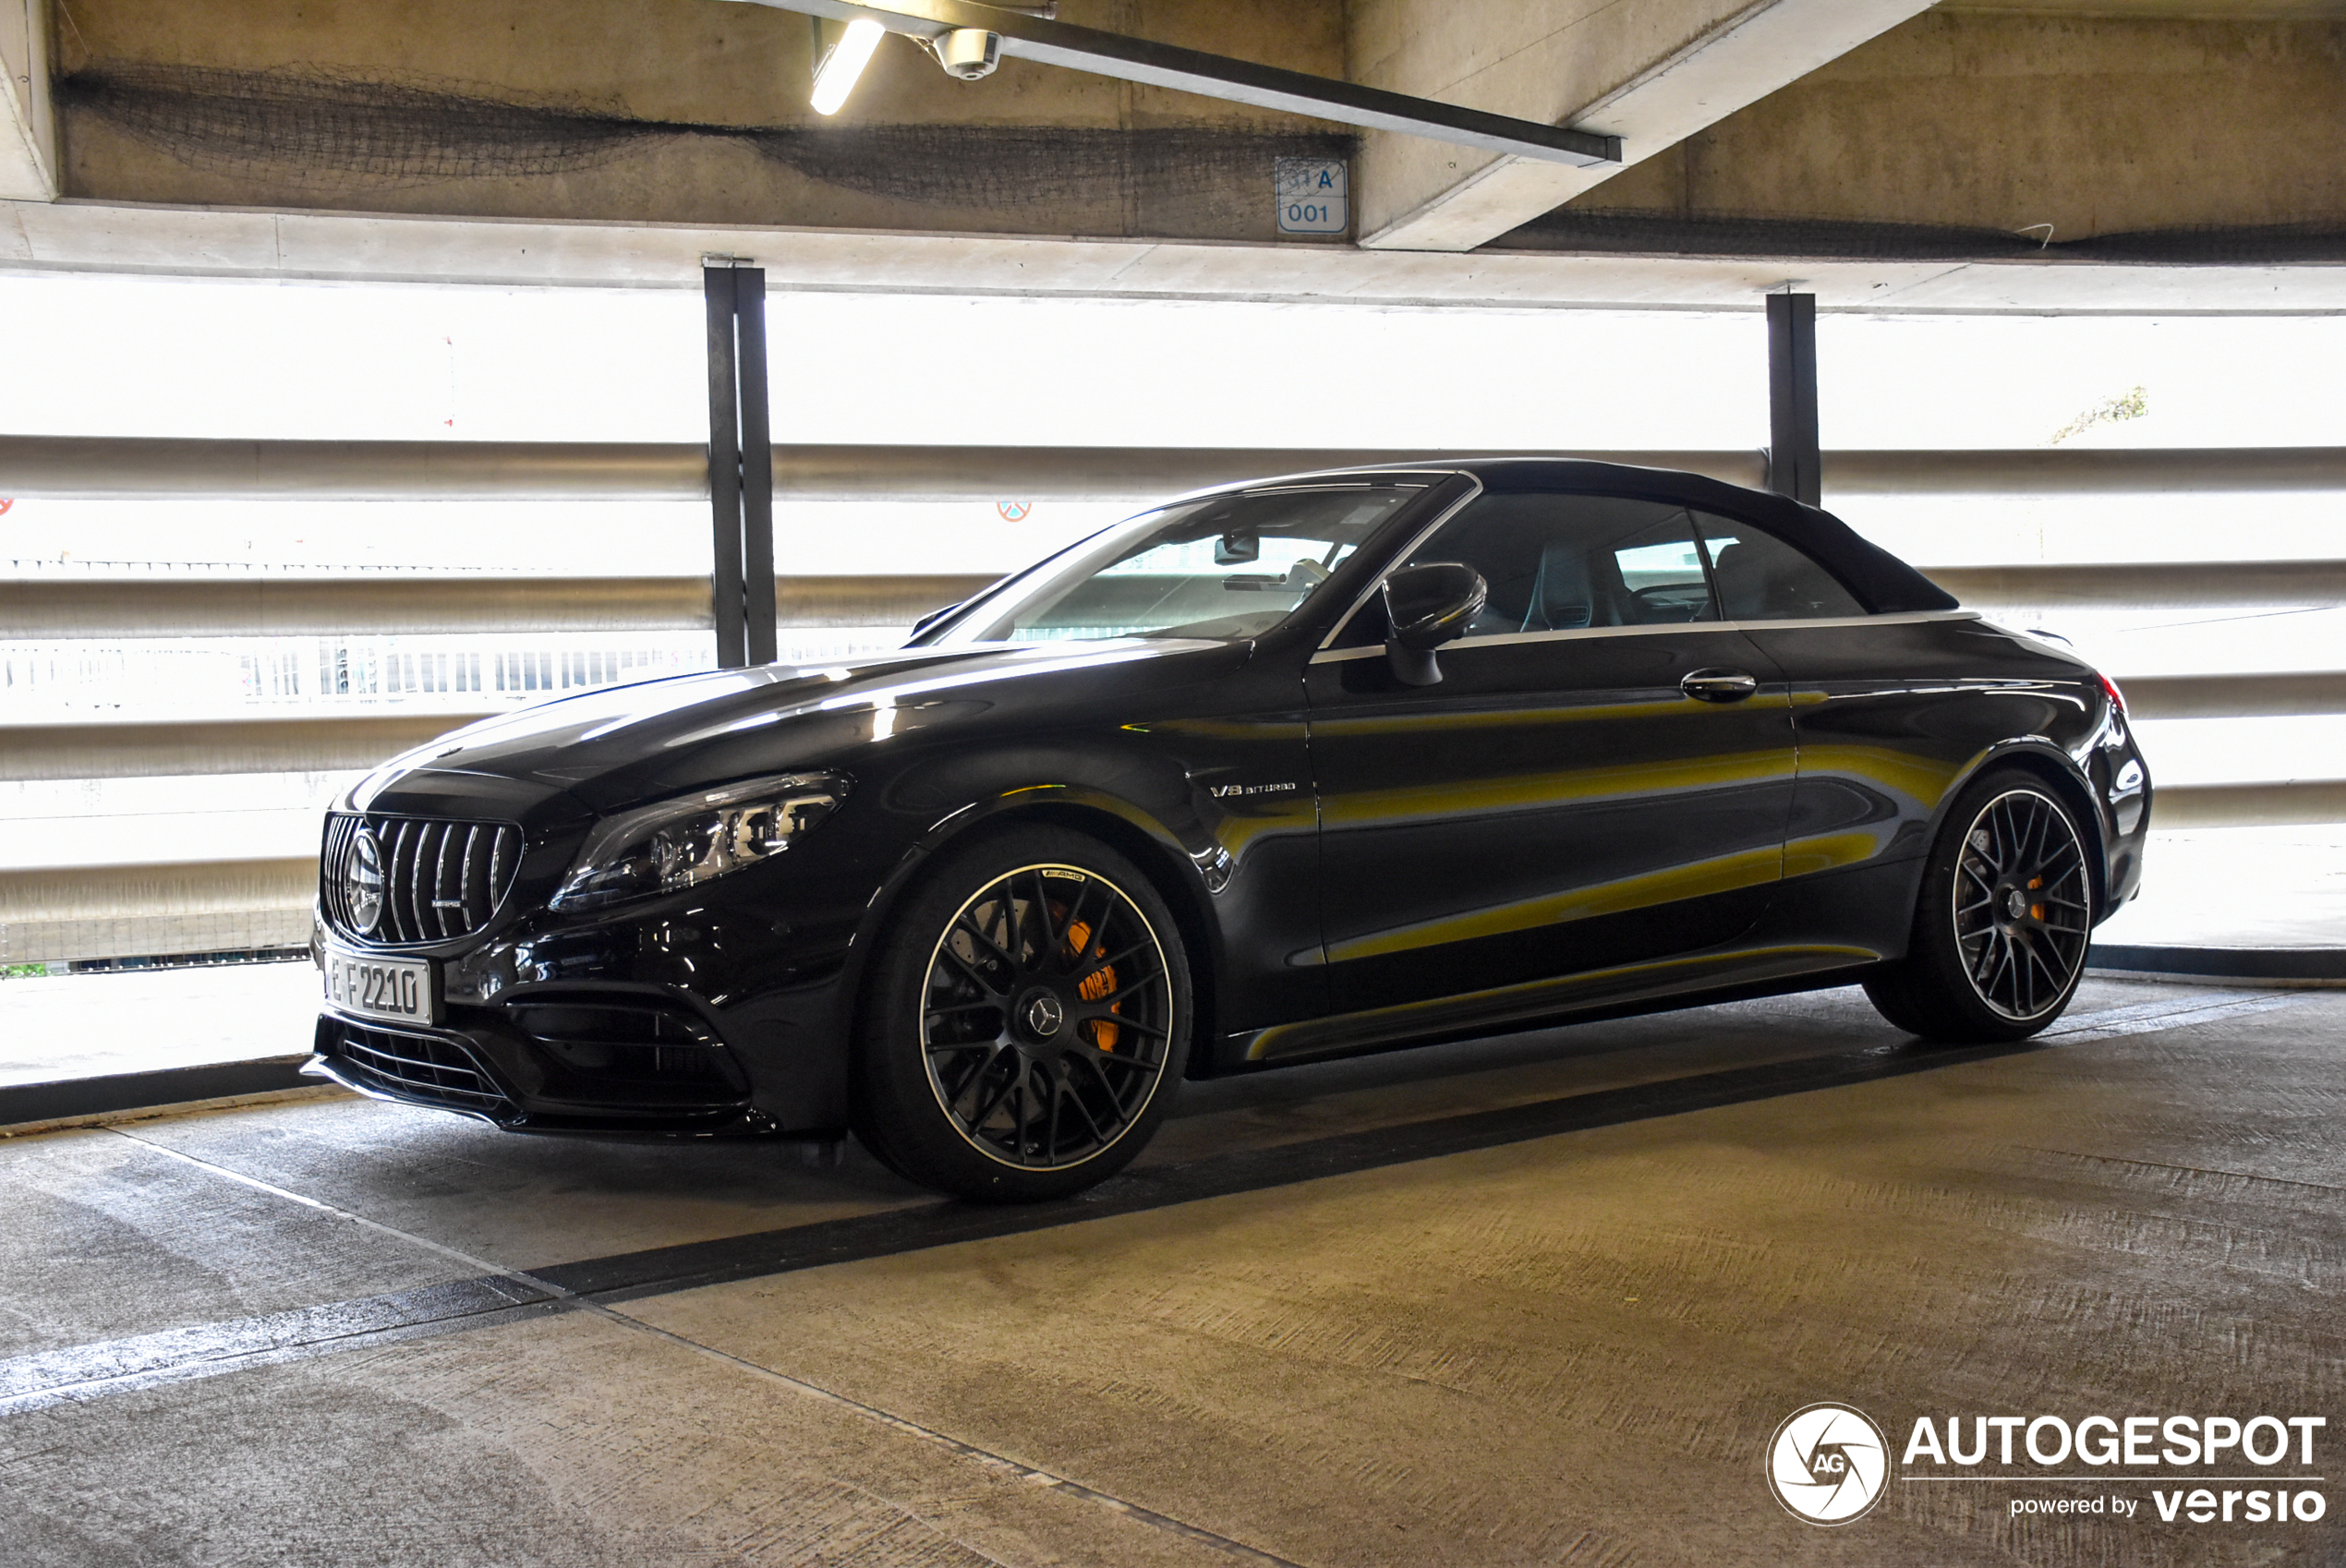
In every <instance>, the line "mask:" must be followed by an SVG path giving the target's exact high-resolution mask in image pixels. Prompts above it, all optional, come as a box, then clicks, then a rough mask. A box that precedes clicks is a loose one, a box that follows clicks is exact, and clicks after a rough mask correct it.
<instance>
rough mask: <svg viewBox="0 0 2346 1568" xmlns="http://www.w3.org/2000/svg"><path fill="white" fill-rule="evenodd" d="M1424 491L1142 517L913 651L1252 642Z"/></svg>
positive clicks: (1257, 493) (1294, 499) (1200, 505)
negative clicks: (1154, 640)
mask: <svg viewBox="0 0 2346 1568" xmlns="http://www.w3.org/2000/svg"><path fill="white" fill-rule="evenodd" d="M1422 488H1424V487H1423V486H1422V485H1395V484H1381V485H1372V484H1368V483H1365V482H1361V483H1332V484H1324V485H1297V486H1289V487H1282V488H1276V489H1260V490H1247V491H1243V492H1240V493H1239V494H1236V495H1221V496H1213V497H1209V498H1208V499H1206V500H1204V501H1189V502H1185V503H1183V504H1181V505H1179V506H1171V507H1167V508H1166V509H1165V510H1164V511H1162V512H1152V513H1145V514H1143V515H1142V516H1139V517H1135V518H1133V519H1131V521H1130V522H1125V523H1119V524H1118V525H1116V526H1115V527H1113V528H1109V529H1107V530H1106V531H1105V532H1103V533H1100V534H1095V535H1094V536H1093V537H1091V538H1088V539H1086V540H1084V541H1083V542H1082V544H1080V545H1077V546H1075V547H1074V548H1073V549H1070V550H1068V551H1066V552H1065V553H1063V554H1061V555H1058V556H1055V557H1053V558H1052V559H1051V560H1049V561H1045V562H1043V563H1042V564H1041V565H1040V566H1037V567H1035V568H1034V570H1032V571H1030V572H1027V573H1023V574H1022V575H1021V576H1019V577H1017V578H1015V579H1013V580H1012V581H1010V582H1009V583H1007V584H1005V585H1003V586H1002V587H1000V588H999V589H998V590H996V591H995V592H994V593H992V594H989V595H987V596H986V597H985V598H983V599H981V600H979V601H978V602H977V603H976V604H974V605H973V606H972V607H971V608H970V609H967V610H964V611H963V612H962V613H961V615H959V616H957V617H956V618H954V620H953V621H951V623H949V625H947V626H945V627H943V628H941V629H939V630H937V631H936V632H932V633H928V634H927V635H926V636H925V637H923V638H922V639H921V641H922V642H923V643H925V644H927V645H931V646H954V645H961V644H966V643H1027V642H1048V641H1060V640H1068V639H1073V638H1084V637H1223V638H1233V639H1235V638H1241V637H1255V636H1260V635H1261V634H1262V633H1264V632H1267V631H1269V630H1270V629H1271V628H1272V627H1274V626H1276V625H1277V624H1278V623H1279V622H1280V621H1284V620H1286V619H1287V618H1288V616H1289V615H1292V614H1293V613H1294V612H1295V609H1296V607H1297V606H1299V605H1300V604H1301V603H1302V602H1303V601H1304V600H1305V599H1306V598H1307V597H1310V596H1311V593H1312V589H1314V588H1316V587H1318V586H1319V585H1321V584H1322V583H1324V582H1326V581H1327V579H1328V575H1329V573H1332V572H1334V571H1335V570H1336V566H1337V565H1338V564H1339V563H1341V562H1342V561H1343V560H1344V558H1345V557H1346V556H1348V555H1350V554H1351V553H1352V552H1353V551H1354V550H1355V549H1359V548H1360V544H1361V542H1362V541H1363V540H1365V539H1366V538H1367V537H1369V535H1370V534H1371V533H1372V532H1373V531H1374V530H1375V529H1376V527H1377V525H1379V524H1381V523H1383V522H1384V521H1385V519H1386V518H1388V517H1390V516H1392V515H1393V513H1395V512H1397V511H1398V510H1399V509H1400V508H1401V506H1402V505H1403V503H1405V502H1407V501H1409V500H1410V499H1411V498H1412V497H1414V496H1416V495H1417V493H1418V492H1419V491H1420V490H1421V489H1422Z"/></svg>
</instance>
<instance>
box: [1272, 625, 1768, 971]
mask: <svg viewBox="0 0 2346 1568" xmlns="http://www.w3.org/2000/svg"><path fill="white" fill-rule="evenodd" d="M1363 655H1365V656H1366V657H1361V656H1363ZM1440 660H1441V666H1442V670H1443V676H1444V678H1443V680H1442V681H1440V682H1439V683H1438V684H1436V685H1433V686H1430V687H1409V686H1404V685H1403V684H1401V683H1400V682H1399V681H1397V680H1396V679H1395V678H1394V676H1393V674H1392V673H1391V671H1390V670H1389V669H1387V667H1386V665H1385V660H1384V658H1383V657H1382V652H1381V650H1375V651H1372V650H1369V649H1361V650H1359V651H1358V653H1354V654H1350V655H1349V656H1345V655H1335V656H1331V655H1323V656H1321V657H1320V659H1319V660H1318V661H1316V662H1314V663H1313V664H1312V666H1311V668H1310V669H1309V671H1308V674H1307V679H1306V689H1307V692H1308V694H1309V695H1310V699H1311V710H1312V718H1311V726H1312V767H1313V772H1314V775H1315V778H1316V779H1317V782H1318V786H1319V790H1320V797H1321V857H1322V862H1321V863H1322V887H1323V899H1322V909H1323V916H1322V919H1323V923H1324V932H1325V940H1326V945H1327V956H1328V965H1329V969H1328V978H1329V983H1330V988H1331V995H1332V1000H1333V1005H1334V1006H1335V1007H1336V1009H1337V1010H1338V1011H1354V1010H1358V1009H1360V1008H1364V1007H1385V1006H1390V1005H1393V1004H1396V1003H1402V1002H1410V1001H1417V1000H1421V999H1426V998H1431V997H1436V996H1444V995H1457V994H1459V993H1464V992H1469V991H1479V990H1486V989H1489V988H1492V987H1494V986H1501V985H1509V984H1515V983H1521V982H1524V981H1530V980H1538V979H1545V978H1548V977H1551V976H1555V975H1561V974H1570V973H1576V972H1581V971H1589V970H1593V969H1600V968H1603V967H1606V966H1608V965H1612V964H1617V963H1625V962H1633V961H1637V960H1639V959H1648V958H1656V957H1663V956H1666V955H1669V954H1674V953H1683V952H1688V951H1692V950H1694V949H1697V948H1700V947H1710V946H1712V945H1714V944H1717V943H1721V942H1726V941H1730V940H1732V939H1733V938H1735V936H1737V935H1741V934H1742V933H1743V932H1744V931H1745V930H1747V929H1748V928H1749V927H1750V926H1752V925H1753V924H1754V923H1756V922H1757V920H1758V919H1759V917H1760V914H1761V912H1763V911H1764V910H1765V908H1766V905H1767V900H1768V895H1769V891H1770V889H1771V888H1772V887H1773V886H1774V885H1775V883H1776V882H1777V880H1778V879H1779V878H1780V877H1781V876H1782V874H1783V842H1784V831H1785V826H1786V822H1787V819H1788V816H1789V814H1790V809H1791V799H1792V783H1793V772H1794V767H1793V741H1792V720H1791V714H1790V708H1789V702H1788V698H1787V695H1786V692H1785V688H1784V682H1783V681H1782V679H1781V677H1780V676H1779V675H1778V674H1777V672H1776V670H1775V669H1774V667H1773V666H1772V664H1771V663H1770V662H1769V661H1768V659H1767V658H1766V657H1765V656H1764V655H1763V654H1761V653H1760V650H1759V649H1758V648H1757V647H1756V646H1755V645H1753V644H1752V643H1751V642H1750V641H1749V639H1747V638H1746V637H1744V636H1742V635H1741V634H1740V633H1736V632H1735V631H1733V630H1730V629H1728V628H1726V627H1723V626H1717V625H1703V624H1699V623H1696V624H1687V625H1674V626H1657V627H1651V628H1639V629H1636V630H1627V629H1621V630H1597V629H1590V630H1586V631H1566V632H1550V633H1533V634H1518V635H1512V636H1506V635H1502V636H1493V637H1478V638H1472V639H1469V640H1468V641H1466V642H1462V643H1457V644H1453V645H1450V646H1448V647H1445V648H1444V649H1443V650H1442V652H1441V654H1440ZM1708 669H1736V670H1743V671H1747V672H1749V673H1751V674H1752V675H1754V676H1756V677H1758V679H1759V682H1760V685H1759V690H1758V692H1757V694H1754V695H1752V696H1750V697H1747V698H1745V699H1743V700H1742V701H1736V702H1710V701H1700V700H1697V699H1696V698H1694V697H1691V696H1689V695H1687V694H1686V692H1685V691H1683V690H1682V689H1681V686H1680V682H1681V681H1684V680H1685V679H1686V677H1687V676H1689V675H1691V674H1694V673H1696V672H1698V671H1702V670H1708Z"/></svg>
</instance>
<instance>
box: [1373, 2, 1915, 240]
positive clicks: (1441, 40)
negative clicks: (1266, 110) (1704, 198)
mask: <svg viewBox="0 0 2346 1568" xmlns="http://www.w3.org/2000/svg"><path fill="white" fill-rule="evenodd" d="M1929 4H1930V0H1756V3H1755V0H1626V3H1618V0H1617V3H1614V4H1599V3H1597V0H1542V3H1540V4H1533V5H1526V4H1523V3H1522V0H1470V3H1469V4H1468V5H1466V6H1461V5H1460V4H1459V3H1458V0H1370V3H1368V4H1365V5H1361V6H1355V7H1354V10H1353V41H1352V50H1353V54H1354V74H1355V75H1356V76H1358V77H1359V78H1360V79H1362V80H1364V81H1368V82H1371V83H1373V84H1374V85H1376V86H1380V87H1385V88H1390V89H1392V90H1397V91H1401V92H1409V93H1416V94H1423V95H1441V96H1445V97H1449V96H1455V97H1457V98H1461V99H1466V100H1469V101H1472V102H1475V103H1481V104H1484V105H1487V106H1489V107H1491V108H1493V110H1495V111H1497V112H1500V113H1505V114H1508V115H1517V116H1518V117H1521V118H1524V119H1532V120H1547V121H1551V122H1553V123H1556V124H1566V125H1570V126H1572V127H1575V128H1577V129H1579V130H1584V131H1591V132H1595V133H1596V134H1599V135H1603V136H1611V137H1617V138H1619V139H1620V144H1621V162H1620V163H1608V164H1602V165H1596V166H1588V167H1566V166H1564V165H1560V164H1548V163H1536V162H1532V161H1530V160H1525V159H1520V158H1515V157H1508V156H1504V155H1493V154H1478V153H1474V152H1470V151H1464V150H1459V149H1452V148H1444V147H1438V146H1433V145H1430V144H1422V143H1417V144H1413V143H1409V142H1405V141H1402V140H1400V139H1397V138H1394V137H1391V136H1384V135H1373V136H1372V137H1371V138H1370V139H1369V140H1368V142H1367V143H1366V145H1365V146H1364V147H1363V148H1362V150H1361V157H1360V182H1359V184H1360V207H1361V212H1360V234H1361V239H1360V243H1361V245H1362V246H1363V247H1368V248H1370V249H1389V250H1448V251H1456V250H1471V249H1473V248H1474V247H1477V246H1479V245H1483V244H1486V243H1488V242H1489V241H1491V240H1493V239H1495V238H1497V237H1498V236H1499V235H1503V234H1506V232H1507V231H1509V230H1510V229H1513V228H1516V227H1518V226H1519V225H1520V224H1523V223H1528V222H1530V220H1531V219H1533V218H1536V217H1538V216H1539V215H1540V214H1541V213H1542V212H1545V211H1549V210H1550V209H1552V208H1554V207H1557V206H1560V205H1562V204H1563V203H1564V202H1566V201H1569V200H1570V199H1572V198H1574V197H1576V196H1578V195H1580V194H1581V193H1582V192H1583V191H1587V190H1590V189H1592V188H1593V187H1596V186H1597V185H1598V184H1600V183H1601V182H1602V181H1604V180H1606V179H1608V178H1610V177H1612V176H1613V175H1614V174H1617V173H1618V172H1620V170H1621V169H1623V168H1625V167H1626V166H1628V165H1630V164H1634V163H1639V161H1641V160H1643V159H1646V158H1650V157H1651V156H1652V155H1653V154H1655V153H1657V152H1660V151H1663V150H1664V149H1666V148H1669V147H1671V146H1674V145H1675V144H1676V143H1678V142H1680V141H1682V140H1684V139H1686V138H1687V137H1689V136H1691V135H1693V134H1695V133H1696V132H1697V131H1700V130H1703V129H1705V128H1707V127H1710V126H1711V125H1714V124H1716V123H1717V122H1718V121H1720V120H1722V119H1724V118H1725V117H1726V116H1727V115H1732V114H1734V113H1735V111H1737V110H1739V109H1742V108H1744V107H1746V106H1747V105H1748V104H1751V103H1757V102H1758V101H1759V100H1760V99H1761V98H1764V97H1766V96H1767V95H1768V94H1770V93H1772V92H1774V91H1775V90H1778V89H1779V88H1782V87H1784V86H1787V85H1788V84H1790V83H1792V82H1794V81H1796V80H1797V79H1799V78H1802V77H1804V76H1807V75H1808V73H1810V72H1811V71H1814V70H1816V69H1817V68H1819V67H1820V66H1824V65H1826V64H1827V63H1829V62H1831V61H1832V60H1834V59H1837V58H1839V57H1840V56H1841V55H1843V54H1847V53H1848V52H1849V51H1850V50H1852V49H1855V48H1856V47H1857V46H1858V45H1859V44H1861V43H1864V42H1868V40H1870V39H1873V38H1875V37H1878V36H1879V35H1880V34H1881V33H1883V32H1886V31H1888V30H1890V29H1892V28H1893V27H1895V26H1897V25H1898V24H1899V23H1900V22H1903V21H1905V20H1907V19H1908V18H1911V17H1914V16H1916V15H1917V14H1918V13H1920V12H1922V11H1924V10H1927V9H1928V8H1929ZM1462 10H1463V11H1465V12H1466V13H1468V14H1466V15H1461V11H1462Z"/></svg>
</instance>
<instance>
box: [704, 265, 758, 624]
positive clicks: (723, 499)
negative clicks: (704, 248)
mask: <svg viewBox="0 0 2346 1568" xmlns="http://www.w3.org/2000/svg"><path fill="white" fill-rule="evenodd" d="M700 280H701V292H702V294H703V295H704V296H706V297H707V301H708V519H709V542H710V544H711V545H712V546H713V547H714V554H713V556H712V558H711V564H710V566H709V571H708V592H709V608H710V609H711V611H712V612H713V616H714V619H715V621H716V623H717V668H718V669H740V668H741V667H742V666H744V665H745V664H747V663H748V662H749V657H748V647H747V645H746V642H745V640H744V635H743V633H744V619H743V605H742V452H741V439H742V438H741V408H740V400H739V398H738V397H736V396H735V392H736V389H737V387H738V385H739V380H740V368H739V364H738V358H737V356H736V355H735V353H734V347H733V309H734V287H733V268H732V266H730V265H726V266H710V265H708V264H707V263H706V262H704V263H703V264H702V266H701V271H700Z"/></svg>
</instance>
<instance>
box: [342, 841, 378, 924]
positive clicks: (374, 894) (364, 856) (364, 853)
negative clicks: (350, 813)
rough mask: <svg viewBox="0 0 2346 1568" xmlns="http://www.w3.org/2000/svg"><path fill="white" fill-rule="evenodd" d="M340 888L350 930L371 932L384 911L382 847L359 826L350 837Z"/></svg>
mask: <svg viewBox="0 0 2346 1568" xmlns="http://www.w3.org/2000/svg"><path fill="white" fill-rule="evenodd" d="M343 890H344V898H345V901H346V902H347V904H348V907H349V911H350V929H351V931H352V933H353V934H354V935H359V936H371V935H374V930H375V923H376V922H377V921H379V920H381V919H382V913H383V850H382V845H381V843H380V842H378V841H377V840H376V838H375V836H374V834H373V833H372V832H371V831H369V829H367V828H364V827H362V828H360V829H359V830H358V836H357V838H354V839H352V840H351V844H350V862H349V866H348V868H347V869H346V870H345V872H344V874H343Z"/></svg>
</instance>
